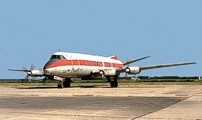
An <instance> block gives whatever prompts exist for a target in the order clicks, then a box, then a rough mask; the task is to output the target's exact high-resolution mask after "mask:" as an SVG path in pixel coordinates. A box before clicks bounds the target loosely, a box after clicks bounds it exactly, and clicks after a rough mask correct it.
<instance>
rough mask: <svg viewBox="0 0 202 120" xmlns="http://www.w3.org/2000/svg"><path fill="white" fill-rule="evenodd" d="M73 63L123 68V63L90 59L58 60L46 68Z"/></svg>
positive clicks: (72, 64)
mask: <svg viewBox="0 0 202 120" xmlns="http://www.w3.org/2000/svg"><path fill="white" fill-rule="evenodd" d="M74 65H76V66H78V65H79V66H97V67H111V68H123V64H117V63H110V62H100V61H90V60H59V61H57V62H55V63H53V64H51V65H49V66H47V68H46V69H48V68H54V67H59V66H74Z"/></svg>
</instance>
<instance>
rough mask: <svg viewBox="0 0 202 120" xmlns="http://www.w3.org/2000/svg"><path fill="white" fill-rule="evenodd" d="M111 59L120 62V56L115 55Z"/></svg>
mask: <svg viewBox="0 0 202 120" xmlns="http://www.w3.org/2000/svg"><path fill="white" fill-rule="evenodd" d="M109 58H111V59H114V60H118V59H119V58H118V56H116V55H114V56H110V57H109Z"/></svg>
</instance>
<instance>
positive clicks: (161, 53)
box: [0, 0, 202, 79]
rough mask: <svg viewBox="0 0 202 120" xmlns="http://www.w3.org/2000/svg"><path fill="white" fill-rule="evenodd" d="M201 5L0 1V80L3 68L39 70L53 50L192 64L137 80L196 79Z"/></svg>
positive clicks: (182, 1) (200, 71)
mask: <svg viewBox="0 0 202 120" xmlns="http://www.w3.org/2000/svg"><path fill="white" fill-rule="evenodd" d="M201 6H202V1H201V0H99V1H98V0H71V1H70V0H1V1H0V45H1V47H0V53H1V55H0V78H1V79H3V78H7V79H10V78H24V77H25V76H26V74H25V73H18V72H10V71H8V70H7V69H8V68H16V69H21V68H22V67H23V66H24V67H26V68H27V69H29V68H30V66H31V64H35V65H36V68H37V69H38V68H43V66H44V64H45V63H46V62H47V61H48V60H49V58H50V56H51V55H52V54H53V53H54V52H57V51H59V50H61V51H68V52H79V53H87V54H94V55H101V56H111V55H117V56H118V57H119V59H121V60H122V61H127V60H128V59H136V58H140V57H144V56H151V57H150V58H148V59H146V60H143V61H139V62H137V63H134V64H132V65H133V66H147V65H155V64H165V63H178V62H191V61H196V62H197V63H198V64H197V65H190V66H182V67H174V68H164V69H155V70H148V71H143V72H141V73H140V74H139V75H142V76H144V75H145V76H202V67H201V63H202V54H201V53H202V52H201V51H202V50H201V47H202V34H201V33H202V7H201Z"/></svg>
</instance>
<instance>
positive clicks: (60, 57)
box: [51, 55, 65, 60]
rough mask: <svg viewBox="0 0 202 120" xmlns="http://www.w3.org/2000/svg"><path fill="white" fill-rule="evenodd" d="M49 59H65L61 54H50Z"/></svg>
mask: <svg viewBox="0 0 202 120" xmlns="http://www.w3.org/2000/svg"><path fill="white" fill-rule="evenodd" d="M51 59H59V60H62V59H65V57H64V56H62V55H52V56H51Z"/></svg>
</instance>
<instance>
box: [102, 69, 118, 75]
mask: <svg viewBox="0 0 202 120" xmlns="http://www.w3.org/2000/svg"><path fill="white" fill-rule="evenodd" d="M104 75H105V76H116V75H117V73H116V70H105V71H104Z"/></svg>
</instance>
